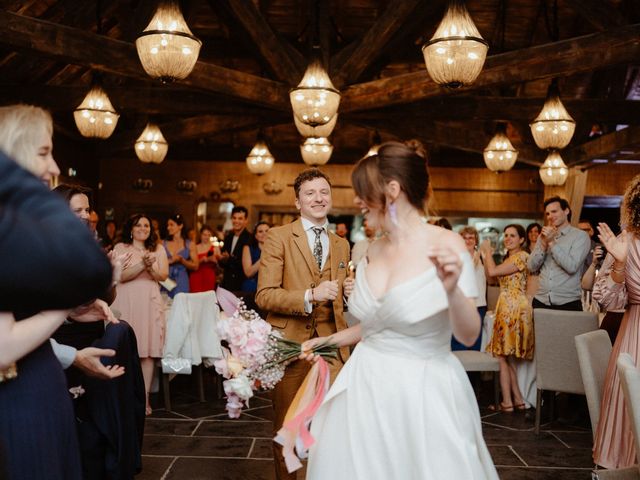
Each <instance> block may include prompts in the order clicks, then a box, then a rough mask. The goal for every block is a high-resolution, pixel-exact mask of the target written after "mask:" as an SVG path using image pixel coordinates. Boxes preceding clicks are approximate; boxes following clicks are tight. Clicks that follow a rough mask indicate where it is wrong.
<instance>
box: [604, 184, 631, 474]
mask: <svg viewBox="0 0 640 480" xmlns="http://www.w3.org/2000/svg"><path fill="white" fill-rule="evenodd" d="M620 210H621V212H620V213H621V214H620V223H621V224H622V225H624V226H625V228H624V229H623V231H622V233H621V234H620V235H619V236H618V237H616V236H615V235H614V234H613V232H612V231H611V229H610V228H609V227H608V226H607V224H605V223H600V224H599V225H598V233H599V235H598V238H599V239H600V241H601V242H602V244H603V245H604V247H605V248H606V249H607V252H608V254H607V256H606V258H605V260H604V263H603V264H602V268H601V270H600V273H599V274H598V278H597V279H596V283H595V286H594V287H593V298H594V299H595V300H597V301H598V302H599V303H600V305H601V306H602V307H604V308H606V309H607V310H610V309H624V310H625V312H624V316H623V318H622V324H621V325H620V330H619V332H618V336H617V338H616V341H615V344H614V345H613V351H612V352H611V356H610V357H609V366H608V368H607V375H606V380H605V384H604V391H603V394H602V406H601V408H600V420H599V421H598V428H597V430H596V434H595V438H594V442H593V460H594V462H595V463H596V464H598V465H602V466H603V467H606V468H625V467H630V466H632V465H634V464H635V463H637V458H636V451H637V448H639V447H638V445H636V444H635V441H634V438H633V431H632V419H631V418H630V416H629V410H628V408H629V407H628V406H626V405H625V401H624V397H623V394H622V388H621V385H620V376H619V375H618V370H617V368H616V360H617V359H618V356H619V355H620V353H623V352H624V353H628V354H629V355H631V357H632V358H633V361H634V363H635V364H636V365H638V364H640V340H639V339H640V335H639V334H640V175H636V176H635V177H634V178H633V180H631V182H630V183H629V185H628V186H627V190H626V192H625V194H624V198H623V200H622V206H621V209H620Z"/></svg>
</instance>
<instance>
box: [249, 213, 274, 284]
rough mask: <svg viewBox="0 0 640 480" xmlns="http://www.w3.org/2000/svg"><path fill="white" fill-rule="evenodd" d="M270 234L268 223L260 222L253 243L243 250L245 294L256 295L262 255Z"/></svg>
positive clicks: (254, 232) (254, 233)
mask: <svg viewBox="0 0 640 480" xmlns="http://www.w3.org/2000/svg"><path fill="white" fill-rule="evenodd" d="M268 233H269V224H268V223H267V222H258V223H257V224H256V228H255V230H254V231H253V241H252V242H251V243H250V244H249V245H245V246H244V247H243V249H242V269H243V270H244V275H245V276H246V277H247V278H246V279H245V280H244V281H243V282H242V291H243V292H252V293H255V292H256V290H257V289H258V270H259V269H260V254H261V253H262V246H263V245H264V242H265V240H266V239H267V234H268Z"/></svg>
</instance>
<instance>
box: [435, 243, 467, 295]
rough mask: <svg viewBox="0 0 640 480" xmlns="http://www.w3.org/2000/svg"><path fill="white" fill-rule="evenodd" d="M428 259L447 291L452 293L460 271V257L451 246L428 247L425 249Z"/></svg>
mask: <svg viewBox="0 0 640 480" xmlns="http://www.w3.org/2000/svg"><path fill="white" fill-rule="evenodd" d="M427 255H428V256H429V259H430V260H431V261H432V262H433V264H434V265H435V267H436V271H437V272H438V277H440V281H442V285H443V286H444V289H445V290H446V291H447V293H453V291H454V290H455V289H456V286H457V285H458V278H460V273H462V259H461V258H460V255H459V254H458V252H456V251H455V250H453V249H452V248H451V247H430V248H429V249H428V250H427Z"/></svg>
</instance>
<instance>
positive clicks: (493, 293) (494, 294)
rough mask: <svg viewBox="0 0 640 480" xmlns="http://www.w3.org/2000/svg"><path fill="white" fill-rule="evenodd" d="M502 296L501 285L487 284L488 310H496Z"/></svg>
mask: <svg viewBox="0 0 640 480" xmlns="http://www.w3.org/2000/svg"><path fill="white" fill-rule="evenodd" d="M499 296H500V287H496V286H494V285H487V310H492V311H494V312H495V311H496V304H497V303H498V297H499Z"/></svg>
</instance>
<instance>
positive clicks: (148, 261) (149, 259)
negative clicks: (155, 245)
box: [142, 252, 156, 270]
mask: <svg viewBox="0 0 640 480" xmlns="http://www.w3.org/2000/svg"><path fill="white" fill-rule="evenodd" d="M155 261H156V256H155V255H151V254H150V253H149V252H145V254H144V255H143V256H142V263H144V268H145V269H146V270H149V269H151V268H152V267H153V264H154V263H155Z"/></svg>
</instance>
